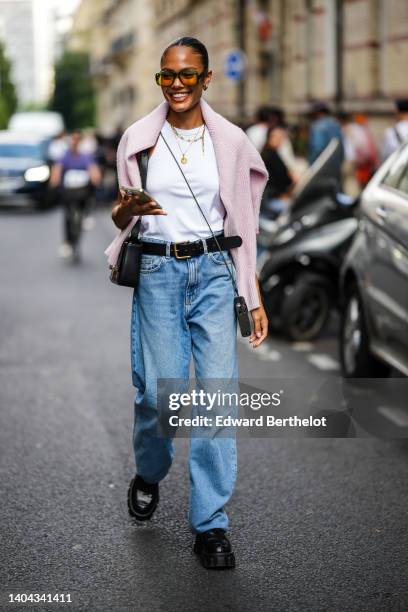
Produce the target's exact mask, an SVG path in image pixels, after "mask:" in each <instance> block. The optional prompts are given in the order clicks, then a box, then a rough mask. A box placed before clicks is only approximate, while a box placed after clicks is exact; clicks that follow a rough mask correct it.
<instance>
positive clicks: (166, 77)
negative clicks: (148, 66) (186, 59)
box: [155, 68, 205, 87]
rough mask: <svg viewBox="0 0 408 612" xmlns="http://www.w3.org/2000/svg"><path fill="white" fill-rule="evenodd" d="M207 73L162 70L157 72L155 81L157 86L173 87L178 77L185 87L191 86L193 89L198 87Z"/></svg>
mask: <svg viewBox="0 0 408 612" xmlns="http://www.w3.org/2000/svg"><path fill="white" fill-rule="evenodd" d="M204 74H205V72H200V73H199V72H198V71H197V70H194V68H183V70H180V72H175V71H174V70H169V69H167V70H166V69H165V70H160V72H156V74H155V79H156V83H157V85H160V87H170V86H171V85H173V83H174V81H175V80H176V78H177V77H178V78H179V79H180V81H181V82H182V83H183V85H189V86H190V87H193V86H194V85H197V83H198V81H199V80H200V79H201V77H203V76H204Z"/></svg>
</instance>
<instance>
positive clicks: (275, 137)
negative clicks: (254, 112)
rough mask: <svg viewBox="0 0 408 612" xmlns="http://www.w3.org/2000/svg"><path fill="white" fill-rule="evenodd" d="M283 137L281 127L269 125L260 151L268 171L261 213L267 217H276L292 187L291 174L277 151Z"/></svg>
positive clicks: (284, 204)
mask: <svg viewBox="0 0 408 612" xmlns="http://www.w3.org/2000/svg"><path fill="white" fill-rule="evenodd" d="M284 138H285V130H284V128H283V127H271V128H270V129H269V130H268V134H267V138H266V142H265V146H264V148H263V149H262V151H261V156H262V159H263V161H264V163H265V166H266V169H267V170H268V172H269V180H268V183H267V185H266V188H265V191H264V194H263V198H262V204H261V213H262V214H264V215H265V216H267V217H269V218H276V217H277V216H278V215H279V214H280V213H281V212H282V211H283V210H284V209H285V208H286V206H287V202H288V195H289V193H290V190H291V188H292V187H293V179H292V177H291V174H290V172H289V170H288V168H287V167H286V165H285V163H284V162H283V160H282V158H281V156H280V155H279V152H278V149H279V147H280V146H281V144H282V142H283V140H284Z"/></svg>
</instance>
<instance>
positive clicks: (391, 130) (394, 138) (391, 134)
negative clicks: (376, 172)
mask: <svg viewBox="0 0 408 612" xmlns="http://www.w3.org/2000/svg"><path fill="white" fill-rule="evenodd" d="M395 107H396V110H397V117H396V121H395V123H394V125H393V126H391V127H388V128H387V129H386V130H385V133H384V142H383V147H382V158H383V160H384V159H387V157H389V156H390V155H391V153H393V152H394V151H396V150H397V149H398V148H399V147H400V146H401V145H402V143H403V142H407V141H408V98H399V99H398V100H395Z"/></svg>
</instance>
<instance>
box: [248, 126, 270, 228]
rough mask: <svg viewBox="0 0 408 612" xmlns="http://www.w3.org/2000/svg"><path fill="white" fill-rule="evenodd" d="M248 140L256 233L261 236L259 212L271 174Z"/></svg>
mask: <svg viewBox="0 0 408 612" xmlns="http://www.w3.org/2000/svg"><path fill="white" fill-rule="evenodd" d="M247 140H248V147H249V171H250V177H249V178H250V185H251V200H252V207H253V211H254V221H255V231H256V233H257V234H259V211H260V208H261V199H262V194H263V192H264V190H265V187H266V184H267V182H268V178H269V174H268V170H267V169H266V166H265V164H264V161H263V159H262V157H261V156H260V154H259V153H258V150H257V149H256V148H255V147H254V145H253V144H252V142H250V141H249V139H248V138H247Z"/></svg>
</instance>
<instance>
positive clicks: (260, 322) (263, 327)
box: [249, 274, 268, 348]
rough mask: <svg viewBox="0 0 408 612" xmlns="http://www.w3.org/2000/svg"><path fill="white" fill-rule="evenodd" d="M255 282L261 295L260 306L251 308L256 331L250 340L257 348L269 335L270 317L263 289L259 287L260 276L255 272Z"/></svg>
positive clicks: (253, 346)
mask: <svg viewBox="0 0 408 612" xmlns="http://www.w3.org/2000/svg"><path fill="white" fill-rule="evenodd" d="M255 283H256V288H257V291H258V296H259V303H260V306H259V308H254V309H253V310H251V316H252V321H253V323H254V331H253V332H252V334H251V335H250V337H249V342H251V343H252V348H256V347H257V346H259V345H260V344H262V342H263V341H264V340H265V338H266V337H267V335H268V317H267V316H266V312H265V308H264V306H263V303H262V296H261V291H260V289H259V281H258V277H257V276H256V274H255Z"/></svg>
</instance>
